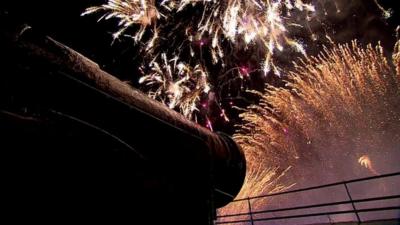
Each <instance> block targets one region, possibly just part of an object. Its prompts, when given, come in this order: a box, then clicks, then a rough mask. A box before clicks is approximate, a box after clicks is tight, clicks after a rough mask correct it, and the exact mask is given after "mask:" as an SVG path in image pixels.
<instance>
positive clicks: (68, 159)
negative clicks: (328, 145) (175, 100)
mask: <svg viewBox="0 0 400 225" xmlns="http://www.w3.org/2000/svg"><path fill="white" fill-rule="evenodd" d="M1 23H2V24H1V25H2V27H3V28H2V30H1V34H0V45H1V49H2V51H1V52H0V55H1V58H3V59H4V60H3V61H2V71H3V72H2V75H1V78H0V79H1V81H0V132H1V143H0V148H1V152H2V153H1V154H2V156H1V158H2V159H3V160H4V163H3V165H5V168H6V170H5V176H4V179H3V184H4V191H3V193H5V195H4V204H5V205H6V206H7V207H6V208H7V210H6V212H7V214H8V215H9V216H10V217H12V218H13V219H14V220H16V221H19V220H21V221H42V222H43V221H52V222H57V221H90V222H104V221H105V220H110V221H113V223H117V222H118V221H127V222H129V223H132V224H211V223H212V221H213V219H214V218H215V211H216V209H217V208H218V207H222V206H224V205H226V204H227V203H229V202H230V201H232V200H233V198H234V197H235V196H236V195H237V193H238V192H239V190H240V188H241V186H242V184H243V181H244V176H245V170H246V169H245V159H244V155H243V153H242V151H241V150H240V148H239V147H238V146H237V145H236V144H235V142H234V141H233V140H232V139H231V138H230V137H229V136H227V135H224V134H222V133H213V132H210V131H209V130H207V129H205V128H202V127H200V126H199V125H197V124H195V123H193V122H190V121H188V120H186V119H185V118H184V117H183V116H181V115H180V114H178V113H176V112H174V111H172V110H170V109H168V108H166V107H165V106H163V105H162V104H160V103H158V102H156V101H154V100H152V99H150V98H148V97H147V96H145V95H144V94H142V93H141V92H140V91H137V90H135V89H133V88H132V87H130V86H129V85H128V84H126V83H124V82H122V81H120V80H118V79H117V78H115V77H113V76H111V75H110V74H108V73H107V72H105V71H103V70H101V69H100V68H99V66H98V65H97V64H96V63H94V62H93V61H91V60H89V59H88V58H86V57H85V56H83V55H81V54H80V53H78V52H76V51H74V50H72V49H70V48H69V47H67V46H65V45H63V44H61V43H59V42H57V41H55V40H53V39H52V38H50V37H47V36H46V35H43V34H41V33H40V32H37V31H35V29H34V28H31V27H30V26H28V25H23V24H17V23H12V22H10V20H7V19H5V20H3V21H2V22H1Z"/></svg>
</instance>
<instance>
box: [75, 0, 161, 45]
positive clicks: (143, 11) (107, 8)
mask: <svg viewBox="0 0 400 225" xmlns="http://www.w3.org/2000/svg"><path fill="white" fill-rule="evenodd" d="M100 11H102V12H103V14H102V16H101V17H100V18H99V20H98V21H101V20H103V19H104V20H108V19H111V18H116V19H118V20H119V22H118V27H119V28H120V29H119V30H118V31H116V32H115V33H114V34H113V36H114V38H115V39H116V38H119V37H120V35H122V34H124V33H125V32H126V30H127V29H128V28H129V27H131V26H133V25H139V27H140V28H139V31H137V32H136V34H135V35H134V36H133V37H134V40H135V41H136V42H138V41H139V40H141V39H142V37H143V34H144V32H145V31H146V28H148V27H151V25H153V24H154V26H156V25H155V24H156V21H157V19H159V18H160V14H159V12H158V11H157V8H156V6H155V1H154V0H109V1H108V2H107V4H104V5H101V6H93V7H90V8H87V9H86V11H85V12H84V13H82V16H84V15H87V14H92V13H97V12H100ZM154 33H155V34H156V32H154ZM155 36H156V35H155Z"/></svg>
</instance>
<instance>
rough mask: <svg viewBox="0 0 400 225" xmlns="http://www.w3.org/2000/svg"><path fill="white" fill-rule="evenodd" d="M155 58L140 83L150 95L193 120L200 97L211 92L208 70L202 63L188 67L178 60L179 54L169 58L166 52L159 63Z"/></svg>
mask: <svg viewBox="0 0 400 225" xmlns="http://www.w3.org/2000/svg"><path fill="white" fill-rule="evenodd" d="M158 58H159V57H156V58H155V59H154V61H152V62H151V63H150V64H149V67H150V73H149V74H146V75H144V76H143V77H142V78H140V80H139V83H141V84H144V85H145V86H147V87H148V90H149V91H148V93H149V96H150V97H152V98H154V99H157V100H159V101H161V102H162V103H164V104H165V105H167V106H168V107H169V108H171V109H177V110H178V111H180V112H181V113H182V114H183V115H184V116H186V117H187V118H189V119H193V118H192V116H193V112H194V111H196V110H197V105H198V103H199V101H200V96H201V95H202V94H208V92H209V91H210V86H209V83H208V80H207V79H208V74H207V72H206V71H205V70H204V69H203V68H202V66H201V65H196V66H195V67H191V66H189V65H187V64H185V63H184V62H180V61H179V58H178V57H175V58H173V59H168V58H167V56H166V54H165V53H163V54H161V62H157V61H158ZM142 71H147V70H146V69H144V68H142Z"/></svg>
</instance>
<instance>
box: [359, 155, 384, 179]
mask: <svg viewBox="0 0 400 225" xmlns="http://www.w3.org/2000/svg"><path fill="white" fill-rule="evenodd" d="M358 163H359V164H360V165H361V166H363V167H365V168H367V169H368V170H369V171H370V172H371V173H372V174H374V175H379V173H378V172H376V170H375V169H374V167H372V161H371V159H370V158H369V156H368V155H363V156H361V157H360V158H359V159H358Z"/></svg>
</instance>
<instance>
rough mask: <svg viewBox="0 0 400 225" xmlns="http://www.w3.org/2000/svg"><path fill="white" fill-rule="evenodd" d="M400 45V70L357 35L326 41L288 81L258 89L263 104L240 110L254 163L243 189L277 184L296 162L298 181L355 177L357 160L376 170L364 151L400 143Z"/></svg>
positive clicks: (253, 191)
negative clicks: (329, 43)
mask: <svg viewBox="0 0 400 225" xmlns="http://www.w3.org/2000/svg"><path fill="white" fill-rule="evenodd" d="M399 44H400V42H399V43H397V45H396V48H397V51H395V54H394V55H393V62H394V64H395V65H396V66H397V73H396V68H394V67H393V66H392V65H393V64H391V62H390V61H389V60H388V59H387V58H386V57H385V56H384V54H383V50H382V48H381V47H380V46H377V47H376V48H373V47H372V46H368V47H367V48H366V49H364V48H362V47H360V46H359V45H358V44H357V43H356V42H353V43H352V44H351V45H336V46H334V47H333V48H332V49H331V50H328V49H327V48H325V50H324V51H323V53H321V54H320V55H319V56H318V57H309V58H307V59H306V60H303V61H302V63H300V64H296V66H295V70H294V71H293V72H291V73H290V76H289V81H288V82H287V85H286V87H284V88H274V87H268V88H267V89H266V93H264V94H261V93H259V95H260V96H261V103H260V104H259V105H253V106H250V107H248V109H247V110H245V112H244V113H242V114H241V117H242V118H243V120H244V122H245V124H244V125H241V126H239V131H238V132H237V134H236V135H235V137H234V138H235V140H236V141H237V142H238V143H239V144H240V145H241V146H242V148H243V150H244V151H245V154H246V158H247V159H246V160H247V162H248V170H247V178H246V182H248V183H246V184H245V186H244V189H243V190H242V193H241V194H240V195H241V196H242V197H247V196H258V195H261V194H266V193H269V192H271V191H273V190H274V187H275V185H276V184H277V179H278V178H280V177H281V174H282V173H286V168H288V167H290V166H293V169H292V170H290V171H293V170H295V171H300V172H297V173H294V174H297V175H294V177H296V182H299V183H302V184H306V185H312V180H313V179H320V178H321V177H332V176H334V178H333V180H328V179H327V180H323V181H321V180H318V183H323V182H333V181H336V180H337V179H346V178H349V177H352V176H354V174H351V172H352V171H357V169H358V168H359V167H358V165H357V163H355V162H357V161H358V162H359V163H360V164H361V165H363V166H365V167H367V169H369V170H370V171H372V173H374V174H377V172H376V170H375V168H373V167H372V162H371V160H370V157H369V156H367V155H361V154H363V153H365V152H366V151H368V152H369V154H372V155H375V156H382V155H383V156H384V155H388V154H392V153H390V151H391V150H390V149H392V150H394V151H397V150H398V149H397V148H398V147H396V146H399V145H400V135H399V134H400V125H399V121H400V109H399V108H398V106H399V104H400V97H399V96H400V71H399V50H400V49H399ZM381 158H382V157H381ZM387 158H390V157H387ZM386 160H389V159H386ZM383 164H384V163H383ZM388 164H391V163H388ZM393 164H396V162H393ZM375 166H376V165H375ZM316 171H319V172H321V174H323V175H320V173H319V172H318V173H317V172H316ZM332 174H335V175H332ZM300 175H301V176H300ZM263 176H265V178H264V177H263ZM286 180H290V178H289V179H288V177H287V179H286ZM271 184H272V185H271ZM242 207H245V206H242ZM255 207H257V205H255ZM230 210H232V209H230V208H229V206H228V207H227V208H226V209H223V211H222V212H223V213H227V212H229V211H230ZM235 210H238V209H237V208H235V209H233V210H232V211H235Z"/></svg>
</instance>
